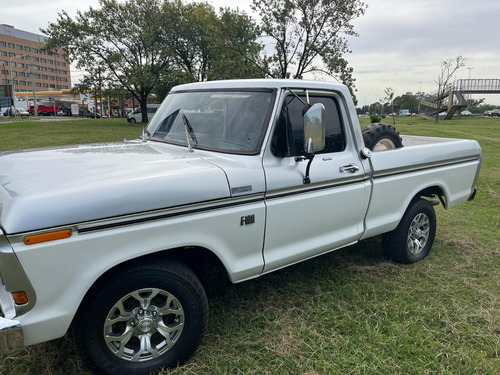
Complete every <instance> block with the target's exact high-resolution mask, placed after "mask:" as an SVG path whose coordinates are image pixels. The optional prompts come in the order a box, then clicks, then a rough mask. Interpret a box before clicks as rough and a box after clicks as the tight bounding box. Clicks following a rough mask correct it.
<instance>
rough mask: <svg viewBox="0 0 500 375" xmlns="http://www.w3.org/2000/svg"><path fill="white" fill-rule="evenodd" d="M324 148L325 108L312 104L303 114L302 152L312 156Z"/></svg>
mask: <svg viewBox="0 0 500 375" xmlns="http://www.w3.org/2000/svg"><path fill="white" fill-rule="evenodd" d="M324 148H325V106H324V105H323V104H321V103H316V104H313V105H312V106H311V107H310V108H309V109H308V110H307V112H306V113H305V114H304V150H305V151H306V153H308V154H314V153H315V152H317V151H321V150H323V149H324Z"/></svg>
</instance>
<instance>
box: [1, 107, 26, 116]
mask: <svg viewBox="0 0 500 375" xmlns="http://www.w3.org/2000/svg"><path fill="white" fill-rule="evenodd" d="M3 114H4V116H10V108H7V109H6V110H5V112H4V113H3ZM16 116H21V117H30V113H29V112H28V111H27V110H25V109H24V108H16Z"/></svg>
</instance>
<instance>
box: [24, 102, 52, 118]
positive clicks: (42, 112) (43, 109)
mask: <svg viewBox="0 0 500 375" xmlns="http://www.w3.org/2000/svg"><path fill="white" fill-rule="evenodd" d="M58 111H59V107H58V106H53V105H38V106H37V115H38V116H55V115H56V113H57V112H58ZM28 112H29V113H30V115H32V116H33V115H34V114H35V109H34V108H33V107H30V108H29V109H28Z"/></svg>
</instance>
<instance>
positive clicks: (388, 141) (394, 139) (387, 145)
mask: <svg viewBox="0 0 500 375" xmlns="http://www.w3.org/2000/svg"><path fill="white" fill-rule="evenodd" d="M362 134H363V141H364V143H365V146H366V147H368V148H369V149H370V150H372V151H382V150H392V149H395V148H400V147H403V141H402V139H401V137H400V136H399V133H398V131H397V130H396V128H395V127H394V126H392V125H389V124H384V123H381V122H380V123H379V122H377V123H374V124H370V125H368V126H367V127H366V128H364V129H363V131H362Z"/></svg>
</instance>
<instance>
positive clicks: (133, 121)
mask: <svg viewBox="0 0 500 375" xmlns="http://www.w3.org/2000/svg"><path fill="white" fill-rule="evenodd" d="M128 121H129V122H130V123H131V124H135V123H136V121H135V118H133V117H132V118H131V119H130V120H128Z"/></svg>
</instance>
